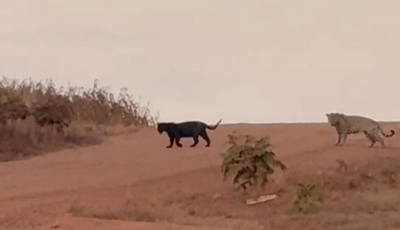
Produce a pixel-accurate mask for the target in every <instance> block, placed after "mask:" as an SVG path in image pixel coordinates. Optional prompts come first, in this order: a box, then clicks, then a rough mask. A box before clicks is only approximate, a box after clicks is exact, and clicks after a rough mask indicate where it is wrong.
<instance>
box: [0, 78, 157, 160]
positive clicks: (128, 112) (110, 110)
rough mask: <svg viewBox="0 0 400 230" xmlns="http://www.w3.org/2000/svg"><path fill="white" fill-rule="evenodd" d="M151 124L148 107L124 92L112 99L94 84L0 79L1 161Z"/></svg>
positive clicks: (95, 139) (106, 91)
mask: <svg viewBox="0 0 400 230" xmlns="http://www.w3.org/2000/svg"><path fill="white" fill-rule="evenodd" d="M154 123H155V118H154V117H152V116H151V115H150V112H149V109H148V108H147V107H145V106H142V105H140V104H139V103H138V102H136V101H134V100H133V98H132V96H131V95H130V94H129V93H128V92H127V89H122V90H121V92H120V94H119V95H118V97H116V98H115V97H114V95H113V94H112V93H110V92H109V91H108V90H107V88H104V87H103V88H102V87H99V86H98V82H95V83H94V86H93V88H91V89H83V88H79V87H73V86H69V87H68V88H64V87H59V88H57V87H56V86H55V85H54V83H53V82H52V81H51V80H48V81H46V82H45V83H43V82H35V81H33V80H31V79H28V80H24V81H18V80H11V79H8V78H3V79H2V80H1V81H0V129H1V130H0V161H10V160H15V159H19V158H22V157H28V156H34V155H38V154H41V153H44V152H48V151H54V150H59V149H62V148H67V147H70V146H74V145H89V144H96V143H100V142H101V139H102V136H103V135H105V134H110V133H113V134H118V133H119V132H126V131H127V130H133V129H136V128H139V127H146V126H152V125H154ZM110 130H113V131H110Z"/></svg>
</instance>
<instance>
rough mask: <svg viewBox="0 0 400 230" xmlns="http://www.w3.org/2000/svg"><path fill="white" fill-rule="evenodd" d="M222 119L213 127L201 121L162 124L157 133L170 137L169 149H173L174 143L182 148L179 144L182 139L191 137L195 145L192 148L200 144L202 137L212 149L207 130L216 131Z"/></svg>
mask: <svg viewBox="0 0 400 230" xmlns="http://www.w3.org/2000/svg"><path fill="white" fill-rule="evenodd" d="M221 121H222V120H221V119H220V120H219V121H218V123H217V124H215V125H213V126H209V125H207V124H206V123H204V122H201V121H186V122H181V123H174V122H160V123H158V124H157V131H158V132H159V133H160V134H162V133H163V132H166V133H167V134H168V137H169V142H170V143H169V146H167V148H172V146H173V145H174V142H175V144H176V146H178V147H180V148H181V147H182V144H181V143H180V142H179V141H180V140H181V138H187V137H191V138H193V140H194V143H193V144H192V145H190V147H195V146H196V145H197V144H198V143H199V136H201V137H202V138H203V139H204V140H205V141H206V142H207V145H206V147H210V143H211V140H210V138H209V137H208V135H207V131H206V129H211V130H215V129H216V128H217V127H218V125H219V124H220V123H221Z"/></svg>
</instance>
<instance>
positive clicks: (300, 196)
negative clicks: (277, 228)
mask: <svg viewBox="0 0 400 230" xmlns="http://www.w3.org/2000/svg"><path fill="white" fill-rule="evenodd" d="M323 203H324V193H323V190H322V188H321V186H319V185H316V184H302V183H299V184H298V185H297V188H296V199H295V201H294V203H293V211H296V212H304V213H311V212H317V211H318V207H319V205H321V204H323Z"/></svg>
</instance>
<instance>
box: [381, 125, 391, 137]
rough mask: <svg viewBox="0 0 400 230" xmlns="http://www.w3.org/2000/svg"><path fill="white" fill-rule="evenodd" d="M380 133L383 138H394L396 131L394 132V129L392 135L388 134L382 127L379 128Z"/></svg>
mask: <svg viewBox="0 0 400 230" xmlns="http://www.w3.org/2000/svg"><path fill="white" fill-rule="evenodd" d="M379 131H380V132H381V134H382V135H383V136H385V137H392V136H393V135H394V130H393V129H391V130H390V134H386V133H385V132H384V131H383V130H382V128H381V127H379Z"/></svg>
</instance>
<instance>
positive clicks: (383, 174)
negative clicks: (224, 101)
mask: <svg viewBox="0 0 400 230" xmlns="http://www.w3.org/2000/svg"><path fill="white" fill-rule="evenodd" d="M399 160H400V156H391V157H384V156H374V157H373V158H371V159H369V160H368V161H366V162H363V163H359V164H357V165H351V164H348V163H346V162H345V161H340V163H339V164H338V167H337V168H332V170H330V171H325V172H323V173H322V174H321V175H315V174H313V173H310V174H309V175H304V174H302V175H300V176H298V175H297V174H296V173H294V174H292V175H291V177H290V179H285V180H282V181H280V182H279V181H278V182H276V183H273V184H270V185H269V186H268V187H269V188H268V190H269V191H266V193H268V194H270V193H274V192H277V191H279V190H281V188H282V187H284V189H283V190H281V191H280V192H278V193H279V194H278V198H277V199H276V200H274V201H271V202H268V203H266V204H261V205H256V206H251V207H250V206H247V205H246V204H245V203H244V197H246V196H247V195H246V194H245V193H243V192H237V191H233V190H229V189H227V188H226V187H220V186H219V187H218V188H215V189H213V190H210V191H209V192H198V188H194V187H193V184H188V185H187V187H185V186H184V185H183V184H179V186H180V189H179V191H176V192H174V195H170V196H169V197H164V198H160V197H158V198H156V197H154V198H152V197H149V196H146V195H145V194H143V195H138V196H137V197H135V199H132V198H131V197H126V198H125V203H122V202H121V203H118V204H114V205H111V206H107V205H106V206H103V207H99V206H91V205H84V206H80V209H79V210H78V209H76V208H71V209H70V212H71V213H72V214H74V215H77V216H85V217H94V218H100V219H119V220H134V221H147V222H169V223H175V224H183V225H195V226H213V227H225V228H230V229H344V230H347V229H348V230H350V229H363V230H369V229H371V230H372V229H391V228H392V229H393V228H400V219H399V218H398V216H399V214H400V208H399V207H400V191H399V183H398V181H399V179H400V168H399V167H398V165H397V162H399ZM217 180H220V178H218V177H210V184H211V183H212V184H216V183H217ZM307 181H310V182H311V183H316V184H320V185H322V186H323V190H324V194H325V197H326V198H325V202H324V203H323V204H322V205H321V207H320V208H319V209H318V211H317V212H315V213H302V212H293V210H292V208H293V203H294V201H295V199H296V195H295V192H296V186H297V183H298V182H307ZM154 186H155V187H154V188H153V189H154V190H157V185H154ZM170 186H173V184H170ZM221 188H223V189H221ZM216 192H217V193H219V195H218V196H215V194H216ZM132 193H134V192H133V191H132ZM160 199H161V200H160ZM74 209H75V210H74ZM77 210H78V211H77Z"/></svg>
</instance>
